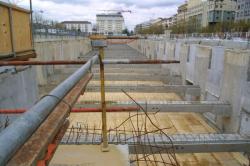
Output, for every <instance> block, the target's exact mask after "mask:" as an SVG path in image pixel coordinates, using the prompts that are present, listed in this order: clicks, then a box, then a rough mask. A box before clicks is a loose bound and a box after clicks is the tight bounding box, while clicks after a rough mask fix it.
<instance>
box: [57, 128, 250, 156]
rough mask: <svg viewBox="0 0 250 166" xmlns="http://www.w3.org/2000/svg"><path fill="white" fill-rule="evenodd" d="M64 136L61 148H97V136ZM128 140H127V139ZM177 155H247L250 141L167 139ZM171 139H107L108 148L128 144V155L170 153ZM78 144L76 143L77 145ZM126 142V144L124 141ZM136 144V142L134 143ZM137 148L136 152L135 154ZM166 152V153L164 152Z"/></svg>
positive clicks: (190, 137)
mask: <svg viewBox="0 0 250 166" xmlns="http://www.w3.org/2000/svg"><path fill="white" fill-rule="evenodd" d="M75 137H76V136H74V135H71V136H70V137H69V136H68V135H67V134H66V135H65V136H64V138H63V139H62V141H61V144H68V145H72V144H77V145H79V144H100V141H101V138H100V136H98V135H96V136H92V135H91V134H80V135H79V134H78V135H77V137H78V138H79V139H76V138H75ZM128 138H129V139H128ZM169 138H170V139H171V141H172V143H173V145H174V149H175V152H176V153H211V152H246V153H250V139H249V138H247V137H243V136H241V135H238V134H176V135H169ZM170 139H167V138H166V137H164V136H163V135H160V134H156V133H154V134H150V135H147V136H145V135H142V136H140V137H139V138H137V137H133V136H132V135H130V136H129V135H126V137H125V136H124V133H122V134H116V135H110V136H109V144H116V145H117V144H128V145H129V153H130V154H158V153H159V152H161V153H167V152H169V149H168V148H171V147H172V144H171V142H170ZM76 140H77V141H76ZM125 140H126V141H125ZM135 140H139V142H138V143H137V142H136V141H135ZM135 148H136V150H135ZM167 149H168V150H167Z"/></svg>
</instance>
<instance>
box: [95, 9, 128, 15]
mask: <svg viewBox="0 0 250 166" xmlns="http://www.w3.org/2000/svg"><path fill="white" fill-rule="evenodd" d="M100 11H104V12H117V13H118V14H122V13H132V11H131V10H100Z"/></svg>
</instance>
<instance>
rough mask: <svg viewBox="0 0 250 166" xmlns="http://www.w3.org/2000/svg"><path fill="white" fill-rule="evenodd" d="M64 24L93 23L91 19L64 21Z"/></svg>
mask: <svg viewBox="0 0 250 166" xmlns="http://www.w3.org/2000/svg"><path fill="white" fill-rule="evenodd" d="M62 24H91V22H89V21H63V22H62Z"/></svg>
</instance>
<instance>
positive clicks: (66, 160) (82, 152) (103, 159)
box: [49, 145, 130, 166]
mask: <svg viewBox="0 0 250 166" xmlns="http://www.w3.org/2000/svg"><path fill="white" fill-rule="evenodd" d="M109 148H110V151H109V152H101V146H100V145H60V146H59V147H58V149H57V150H56V153H55V155H54V157H53V159H52V160H51V162H50V164H49V165H50V166H58V165H78V166H118V165H119V166H129V165H130V164H129V152H128V146H127V145H110V146H109Z"/></svg>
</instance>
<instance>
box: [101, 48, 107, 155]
mask: <svg viewBox="0 0 250 166" xmlns="http://www.w3.org/2000/svg"><path fill="white" fill-rule="evenodd" d="M103 58H104V47H99V62H100V80H101V104H102V139H103V143H102V151H103V152H108V151H109V148H108V135H107V115H106V100H105V77H104V64H103V61H102V60H103Z"/></svg>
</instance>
